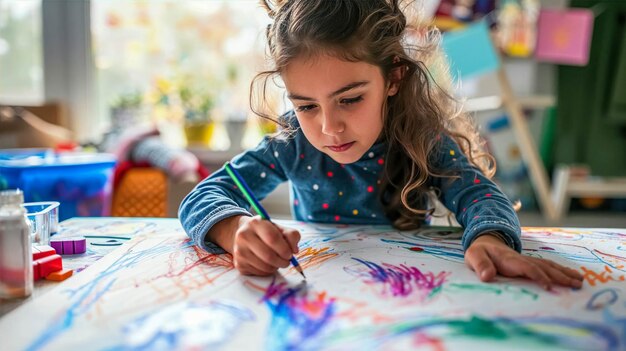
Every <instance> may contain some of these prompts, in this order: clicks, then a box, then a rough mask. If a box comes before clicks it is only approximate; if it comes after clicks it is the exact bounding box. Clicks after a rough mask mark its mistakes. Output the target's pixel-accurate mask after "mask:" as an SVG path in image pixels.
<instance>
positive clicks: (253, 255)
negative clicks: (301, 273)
mask: <svg viewBox="0 0 626 351" xmlns="http://www.w3.org/2000/svg"><path fill="white" fill-rule="evenodd" d="M209 237H210V238H212V239H213V240H214V241H215V242H216V243H217V244H218V245H220V246H221V247H223V248H224V249H225V250H226V251H228V252H230V253H231V254H232V255H233V264H234V265H235V268H237V270H239V272H241V274H246V275H261V276H263V275H271V274H273V273H274V272H276V270H278V268H286V267H288V266H289V259H291V257H292V256H293V255H294V254H296V253H298V242H299V241H300V233H299V232H298V231H297V230H295V229H290V228H283V227H281V226H279V225H277V224H275V223H272V222H270V221H267V220H264V219H261V217H260V216H255V217H248V216H234V217H229V218H226V219H224V220H222V221H220V222H219V223H217V224H215V226H214V227H213V228H211V231H210V232H209Z"/></svg>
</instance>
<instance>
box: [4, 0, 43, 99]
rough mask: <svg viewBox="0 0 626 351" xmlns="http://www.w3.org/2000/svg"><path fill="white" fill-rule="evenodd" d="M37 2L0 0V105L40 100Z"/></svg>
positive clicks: (40, 46)
mask: <svg viewBox="0 0 626 351" xmlns="http://www.w3.org/2000/svg"><path fill="white" fill-rule="evenodd" d="M42 61H43V59H42V38H41V0H0V103H2V104H14V105H19V104H24V105H26V104H37V103H40V102H42V101H43V99H44V91H43V90H44V89H43V63H42Z"/></svg>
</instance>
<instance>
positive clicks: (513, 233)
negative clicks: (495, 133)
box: [431, 135, 522, 252]
mask: <svg viewBox="0 0 626 351" xmlns="http://www.w3.org/2000/svg"><path fill="white" fill-rule="evenodd" d="M432 159H433V160H435V164H433V166H434V167H433V169H434V171H435V172H438V173H441V174H443V176H440V175H437V176H433V177H432V178H431V184H432V185H433V186H434V187H435V188H438V189H439V190H440V193H439V199H440V200H441V201H442V203H443V204H444V205H445V206H446V207H447V208H448V209H449V210H450V211H451V212H453V213H454V214H455V216H456V219H457V221H458V222H459V223H460V224H461V225H462V226H463V227H464V228H465V231H464V233H463V238H462V245H463V249H464V250H467V248H468V247H469V245H470V244H471V243H472V241H474V240H475V239H476V238H477V237H478V236H480V235H482V234H486V233H488V232H496V233H499V234H501V235H502V237H503V238H504V239H505V241H506V242H507V244H508V245H509V247H511V248H513V249H515V250H516V251H518V252H521V250H522V244H521V240H520V237H521V228H520V224H519V220H518V218H517V214H516V213H515V210H514V209H513V204H512V203H511V201H510V200H509V199H508V198H507V197H506V196H505V195H504V194H503V193H502V191H500V189H499V188H498V186H497V185H496V184H495V183H494V182H493V181H491V180H490V179H488V178H487V177H486V176H485V175H484V174H483V173H482V172H481V171H480V170H479V169H478V168H477V167H476V166H474V165H473V164H472V163H471V162H470V161H469V159H468V158H467V156H466V155H465V154H464V153H463V152H462V151H461V148H460V147H459V145H458V144H457V143H456V142H455V141H454V139H452V138H451V137H450V136H444V135H442V137H441V139H440V142H439V143H438V144H437V148H436V150H435V151H434V153H433V155H432Z"/></svg>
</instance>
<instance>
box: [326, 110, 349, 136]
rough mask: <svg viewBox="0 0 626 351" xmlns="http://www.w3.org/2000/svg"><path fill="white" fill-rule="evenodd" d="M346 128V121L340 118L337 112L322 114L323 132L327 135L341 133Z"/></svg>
mask: <svg viewBox="0 0 626 351" xmlns="http://www.w3.org/2000/svg"><path fill="white" fill-rule="evenodd" d="M345 129H346V125H345V123H344V122H343V121H342V120H341V118H338V116H337V114H330V113H324V115H323V116H322V133H324V134H326V135H333V136H335V135H339V134H340V133H342V132H343V131H344V130H345Z"/></svg>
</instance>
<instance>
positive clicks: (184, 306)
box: [0, 219, 626, 351]
mask: <svg viewBox="0 0 626 351" xmlns="http://www.w3.org/2000/svg"><path fill="white" fill-rule="evenodd" d="M279 222H280V224H281V225H284V226H290V227H294V228H296V229H298V230H300V232H301V233H302V241H301V243H300V253H299V254H298V256H297V257H298V259H299V261H300V263H301V265H302V266H303V267H304V269H305V273H306V275H307V280H306V283H304V282H303V281H302V279H301V278H300V276H299V274H297V273H296V272H295V271H294V270H293V269H290V268H287V269H281V270H280V271H279V273H278V274H277V275H275V276H273V277H245V276H241V275H240V274H239V273H238V272H237V271H236V270H235V269H234V267H233V264H232V257H231V256H230V255H228V254H224V255H214V254H208V253H206V252H204V251H202V250H200V249H198V248H197V247H195V246H193V244H192V243H191V242H190V241H189V240H188V239H187V237H186V235H185V234H184V233H183V231H182V229H181V228H180V225H179V224H178V222H177V221H176V220H174V219H172V220H148V219H133V220H127V219H98V220H95V219H91V222H90V221H89V220H80V221H75V220H71V221H68V222H65V223H64V224H63V226H64V229H65V231H63V235H70V234H71V235H89V236H92V238H91V239H92V240H93V241H92V242H93V243H94V245H92V247H91V249H92V250H93V252H92V255H91V256H89V257H92V261H87V259H86V258H83V259H82V261H81V258H72V259H73V260H76V261H75V263H77V264H78V263H81V264H83V265H84V267H87V268H86V269H84V270H83V271H82V272H80V273H79V274H76V275H75V276H74V277H72V278H71V279H69V280H67V281H65V282H63V283H61V284H59V285H58V286H57V287H56V288H54V289H53V290H52V291H50V292H49V293H47V294H46V295H45V299H44V298H37V299H33V300H32V301H30V302H28V303H26V304H25V305H24V306H22V307H20V308H18V309H17V310H15V311H13V312H11V313H10V314H8V315H6V316H5V317H3V318H1V319H0V335H10V336H11V337H10V338H3V340H2V345H3V346H2V348H3V349H7V350H14V349H27V350H44V349H45V350H68V349H85V348H87V349H95V350H117V349H168V350H169V349H178V350H197V349H221V350H231V349H232V350H242V349H243V350H258V349H262V350H320V349H330V350H337V349H367V350H369V349H380V350H387V349H393V350H402V349H425V350H468V349H480V350H481V351H482V350H503V349H511V348H512V346H513V348H517V349H520V348H521V349H529V350H530V349H532V350H555V349H558V350H615V351H617V350H624V349H626V249H625V247H626V233H624V232H621V231H619V230H591V229H571V228H570V229H558V228H524V233H523V237H522V239H523V243H524V254H527V255H532V256H535V257H543V258H548V259H551V260H554V261H557V262H559V263H561V264H564V265H567V266H569V267H571V268H573V269H576V270H578V271H579V272H581V273H582V274H583V275H584V276H585V284H584V287H583V288H582V289H580V290H573V289H565V288H555V289H554V290H553V291H551V292H545V291H543V290H542V289H540V288H539V287H538V286H536V285H534V284H533V283H530V282H527V281H522V280H515V279H510V278H503V277H498V279H497V280H496V281H495V282H493V283H490V284H485V283H482V282H480V281H479V280H478V279H477V278H476V276H475V274H474V273H473V272H471V271H470V270H469V269H467V268H466V266H465V264H464V262H463V251H462V248H461V245H460V242H459V240H458V235H457V236H451V235H449V234H450V233H448V232H447V230H448V229H446V228H441V229H432V228H427V229H426V230H419V231H411V232H398V231H395V230H393V229H392V228H390V227H369V226H334V225H320V224H305V223H301V222H292V221H279ZM453 234H455V235H456V234H458V232H456V233H453ZM109 240H110V241H109ZM107 245H108V246H107ZM105 249H106V250H105ZM107 250H108V251H107ZM111 250H112V251H111ZM94 255H100V256H102V258H100V259H99V260H97V261H95V262H94V261H93V256H94ZM71 262H72V261H71ZM25 325H27V326H28V328H25V327H24V326H25Z"/></svg>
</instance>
